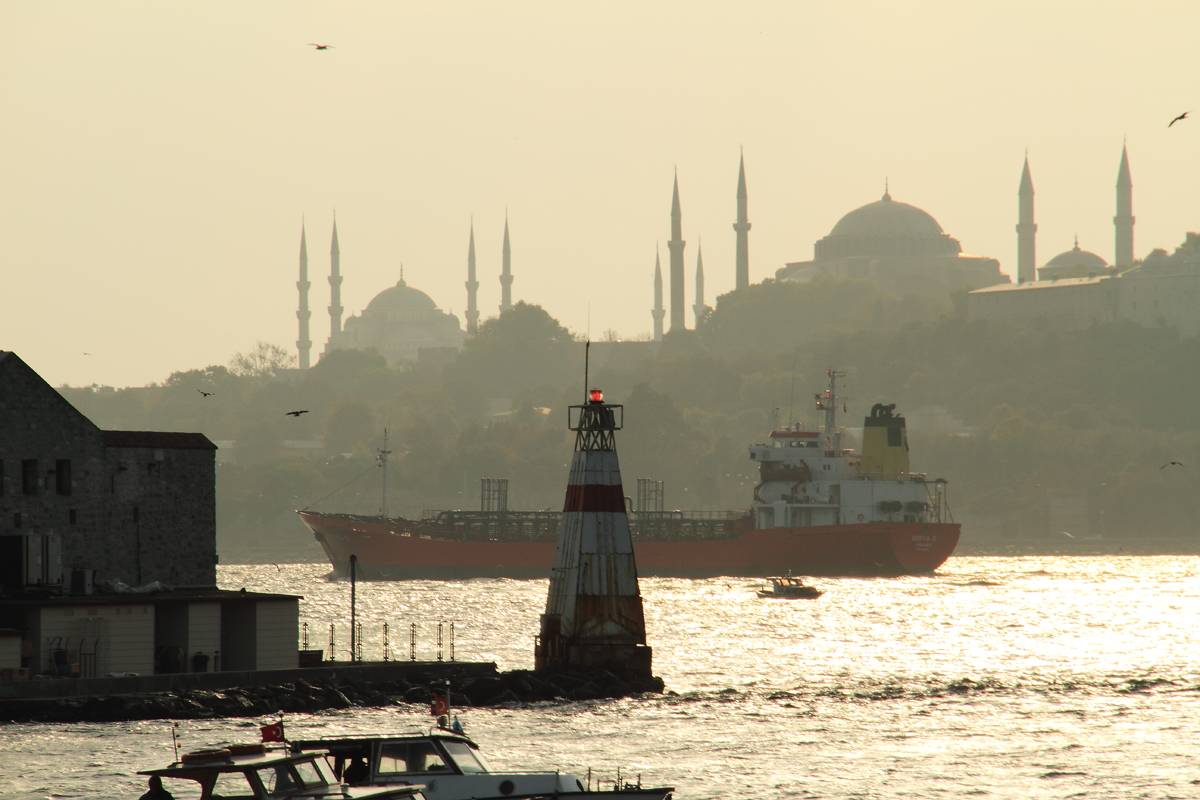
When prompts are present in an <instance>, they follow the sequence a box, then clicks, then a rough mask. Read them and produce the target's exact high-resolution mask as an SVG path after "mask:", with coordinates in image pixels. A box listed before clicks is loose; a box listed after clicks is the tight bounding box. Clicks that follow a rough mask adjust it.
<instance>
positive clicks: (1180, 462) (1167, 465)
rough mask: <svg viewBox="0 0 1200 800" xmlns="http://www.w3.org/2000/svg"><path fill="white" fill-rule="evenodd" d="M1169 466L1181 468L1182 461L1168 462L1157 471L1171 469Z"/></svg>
mask: <svg viewBox="0 0 1200 800" xmlns="http://www.w3.org/2000/svg"><path fill="white" fill-rule="evenodd" d="M1171 466H1175V467H1182V466H1183V462H1182V461H1168V462H1167V463H1165V464H1163V465H1162V466H1161V467H1159V469H1160V470H1163V469H1166V468H1167V467H1171Z"/></svg>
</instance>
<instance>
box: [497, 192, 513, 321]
mask: <svg viewBox="0 0 1200 800" xmlns="http://www.w3.org/2000/svg"><path fill="white" fill-rule="evenodd" d="M510 308H512V249H511V248H510V247H509V246H508V213H507V212H505V214H504V260H503V266H502V267H501V269H500V313H501V314H503V313H504V312H505V311H508V310H509V309H510Z"/></svg>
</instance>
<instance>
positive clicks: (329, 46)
mask: <svg viewBox="0 0 1200 800" xmlns="http://www.w3.org/2000/svg"><path fill="white" fill-rule="evenodd" d="M309 44H311V45H312V46H313V47H315V48H317V49H318V50H328V49H329V48H331V47H333V45H331V44H317V43H316V42H309ZM1184 116H1185V117H1186V116H1187V114H1184ZM1167 127H1170V126H1169V125H1168V126H1167Z"/></svg>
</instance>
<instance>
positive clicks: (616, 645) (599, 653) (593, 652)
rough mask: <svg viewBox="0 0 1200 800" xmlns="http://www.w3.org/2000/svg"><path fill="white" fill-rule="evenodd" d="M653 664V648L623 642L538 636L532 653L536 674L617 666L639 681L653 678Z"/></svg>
mask: <svg viewBox="0 0 1200 800" xmlns="http://www.w3.org/2000/svg"><path fill="white" fill-rule="evenodd" d="M652 663H653V649H652V648H650V647H648V646H647V645H644V644H634V643H624V642H611V641H610V642H580V641H572V640H569V639H564V638H561V637H557V638H549V639H542V638H541V637H538V641H537V644H536V645H535V647H534V652H533V668H534V670H537V671H543V670H559V669H563V668H571V667H580V668H584V669H592V668H610V667H616V668H619V669H621V670H622V671H627V672H630V673H632V674H634V675H636V676H638V677H640V678H644V679H650V678H652V677H654V672H653V669H652Z"/></svg>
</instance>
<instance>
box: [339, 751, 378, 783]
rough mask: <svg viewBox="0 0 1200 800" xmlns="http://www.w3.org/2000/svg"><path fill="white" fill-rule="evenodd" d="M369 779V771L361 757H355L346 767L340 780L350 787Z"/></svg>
mask: <svg viewBox="0 0 1200 800" xmlns="http://www.w3.org/2000/svg"><path fill="white" fill-rule="evenodd" d="M369 777H371V770H370V768H369V767H368V766H367V762H366V760H365V759H363V757H362V756H356V757H355V758H354V760H353V761H351V762H350V763H349V764H348V765H347V766H346V771H345V772H343V773H342V780H344V781H345V782H346V783H349V784H352V785H353V784H356V783H362V782H363V781H365V780H366V779H367V778H369Z"/></svg>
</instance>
